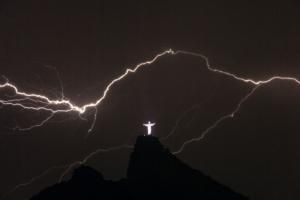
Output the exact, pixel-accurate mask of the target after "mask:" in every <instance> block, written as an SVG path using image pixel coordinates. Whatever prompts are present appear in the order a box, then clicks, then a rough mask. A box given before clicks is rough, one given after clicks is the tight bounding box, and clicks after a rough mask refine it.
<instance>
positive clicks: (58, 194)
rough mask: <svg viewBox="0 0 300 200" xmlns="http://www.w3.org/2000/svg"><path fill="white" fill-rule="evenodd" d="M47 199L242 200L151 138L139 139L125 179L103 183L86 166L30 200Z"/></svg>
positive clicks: (239, 196)
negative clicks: (68, 178)
mask: <svg viewBox="0 0 300 200" xmlns="http://www.w3.org/2000/svg"><path fill="white" fill-rule="evenodd" d="M48 199H80V200H81V199H91V200H94V199H112V200H114V199H201V200H221V199H226V200H227V199H228V200H246V199H248V198H247V197H245V196H243V195H241V194H238V193H236V192H234V191H233V190H231V189H230V188H228V187H226V186H224V185H222V184H220V183H217V182H216V181H214V180H213V179H212V178H210V177H208V176H206V175H204V174H203V173H202V172H200V171H198V170H195V169H192V168H191V167H189V166H188V165H186V164H185V163H183V162H182V161H180V160H179V159H177V158H176V157H175V156H174V155H173V154H171V153H170V152H169V150H168V149H166V148H164V146H163V145H162V144H161V143H160V142H159V140H158V138H156V137H153V136H139V137H138V138H137V140H136V144H135V148H134V150H133V152H132V154H131V156H130V161H129V166H128V169H127V177H126V178H124V179H121V180H119V181H110V180H105V179H104V178H103V176H102V175H101V174H100V173H99V172H97V171H96V170H94V169H93V168H91V167H88V166H85V165H83V166H80V167H79V168H77V169H75V170H74V172H73V175H72V178H71V179H70V180H69V181H65V182H62V183H58V184H55V185H53V186H51V187H49V188H47V189H45V190H43V191H41V192H40V193H39V194H37V195H35V196H34V197H32V200H48Z"/></svg>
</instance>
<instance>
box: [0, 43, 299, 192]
mask: <svg viewBox="0 0 300 200" xmlns="http://www.w3.org/2000/svg"><path fill="white" fill-rule="evenodd" d="M178 54H183V55H189V56H194V57H200V58H201V59H203V60H204V61H205V66H206V68H207V69H208V70H209V71H210V72H213V73H217V74H221V75H224V76H227V77H229V78H232V79H235V80H237V81H239V82H243V83H247V84H250V85H251V86H253V88H252V89H251V91H250V92H249V93H247V95H246V96H244V97H243V98H242V99H241V100H240V101H239V103H238V105H237V106H236V107H235V109H234V110H233V111H232V112H230V113H228V114H226V115H224V116H222V117H221V118H219V119H217V120H216V121H215V122H214V123H213V124H212V125H211V126H210V127H208V128H207V129H206V130H205V131H204V132H202V133H201V134H200V136H198V137H195V138H192V139H190V140H188V141H185V142H184V143H183V144H182V145H181V147H180V148H179V149H178V150H177V151H174V152H173V153H174V154H179V153H181V152H182V151H183V150H184V149H185V147H186V146H187V145H189V144H191V143H193V142H197V141H200V140H202V139H203V138H205V136H206V135H207V134H208V133H209V132H210V131H212V130H213V129H214V128H216V127H217V126H218V125H219V124H220V123H222V122H224V121H225V120H227V119H230V118H233V117H234V116H235V115H236V114H237V113H238V112H239V111H240V108H241V106H242V105H243V104H244V103H245V102H246V101H247V100H248V99H249V98H250V97H251V96H252V95H253V94H254V93H255V91H257V89H258V88H259V87H261V86H262V85H265V84H270V83H271V82H273V81H275V80H282V81H291V82H294V83H296V84H298V85H299V86H300V81H299V80H298V79H297V78H294V77H287V76H272V77H270V78H268V79H265V80H254V79H250V78H244V77H241V76H239V75H236V74H234V73H231V72H227V71H224V70H221V69H218V68H215V67H212V66H211V65H210V62H209V59H208V58H207V57H206V56H204V55H202V54H199V53H195V52H190V51H184V50H177V51H174V50H172V49H169V50H166V51H163V52H161V53H159V54H157V55H156V56H154V57H153V58H152V59H151V60H148V61H145V62H142V63H139V64H138V65H136V66H135V67H133V68H127V69H126V70H125V72H124V73H122V74H120V75H119V76H118V77H116V78H115V79H113V80H112V81H111V82H110V83H109V84H108V85H107V86H106V87H105V89H104V92H103V93H102V96H100V97H99V98H98V99H97V100H96V101H95V102H91V103H88V104H85V105H83V106H78V105H75V104H73V103H72V102H71V101H70V100H67V99H65V98H64V96H63V94H62V98H61V99H59V100H55V99H51V98H49V97H47V96H45V95H41V94H35V93H26V92H22V91H20V90H19V89H18V87H17V86H16V85H14V84H11V83H10V82H9V81H8V79H6V78H5V80H6V82H5V83H4V84H0V90H1V89H5V88H7V89H12V90H13V91H14V93H15V96H18V98H15V99H0V104H2V105H4V106H12V107H19V108H22V109H24V110H31V111H45V112H49V113H50V114H49V116H48V117H47V118H46V119H45V120H43V121H42V122H41V123H39V124H36V125H33V126H31V127H28V128H24V129H23V130H31V129H32V128H36V127H40V126H43V125H44V124H46V123H47V122H48V121H49V120H51V119H52V118H53V116H54V115H55V114H57V113H77V114H78V115H79V116H80V117H81V115H82V114H84V113H85V112H87V110H88V109H89V108H95V110H96V111H95V114H94V121H93V123H92V126H91V128H90V129H89V132H91V131H92V129H93V127H94V125H95V122H96V116H97V112H98V107H99V106H100V105H101V103H102V102H103V100H104V99H105V98H106V97H107V95H108V93H109V92H110V91H111V89H112V87H113V86H114V85H115V84H117V83H118V82H120V81H121V80H123V79H124V78H126V77H127V76H128V75H129V74H132V73H136V72H137V71H138V70H139V69H140V68H142V67H145V66H147V65H151V64H153V63H155V62H156V61H157V60H158V59H159V58H161V57H163V56H166V55H173V56H175V55H178ZM62 91H63V90H62ZM28 102H30V103H33V105H31V104H28ZM178 123H179V122H177V123H176V124H177V125H176V126H178ZM175 129H176V127H175ZM174 132H175V130H172V131H171V133H170V134H169V135H167V137H166V139H167V138H168V137H169V136H171V135H172V134H173V133H174ZM123 148H133V147H132V146H130V145H121V146H118V147H112V148H108V149H98V150H96V151H94V152H92V153H90V154H89V155H88V156H86V157H85V158H84V159H83V160H81V161H76V162H74V163H72V164H70V165H68V166H67V167H65V168H66V170H65V171H64V173H62V175H61V177H60V178H59V181H62V180H63V178H64V177H65V176H66V174H67V173H68V172H69V171H70V170H72V169H73V168H74V167H75V166H77V165H81V164H84V163H86V162H87V161H88V160H89V159H90V158H91V157H93V156H95V155H96V154H98V153H101V152H109V151H114V150H119V149H123ZM48 172H49V171H46V172H45V173H48ZM44 175H45V174H44V173H43V174H42V175H40V176H37V177H36V178H33V179H31V181H29V182H27V183H25V184H20V185H18V186H17V187H16V188H20V187H21V186H27V185H29V184H31V183H32V182H33V181H35V180H37V179H38V178H41V177H42V176H44Z"/></svg>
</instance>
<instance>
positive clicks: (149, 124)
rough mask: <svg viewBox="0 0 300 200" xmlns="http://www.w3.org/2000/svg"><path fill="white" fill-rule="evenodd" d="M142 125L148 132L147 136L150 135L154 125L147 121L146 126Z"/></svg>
mask: <svg viewBox="0 0 300 200" xmlns="http://www.w3.org/2000/svg"><path fill="white" fill-rule="evenodd" d="M143 125H144V126H146V127H147V131H148V132H147V133H148V135H151V132H152V126H154V125H155V123H151V122H150V121H148V123H147V124H143Z"/></svg>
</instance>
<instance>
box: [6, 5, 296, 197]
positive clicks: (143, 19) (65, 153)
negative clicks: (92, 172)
mask: <svg viewBox="0 0 300 200" xmlns="http://www.w3.org/2000/svg"><path fill="white" fill-rule="evenodd" d="M299 8H300V5H299V2H297V1H281V2H280V1H269V2H267V1H265V2H262V1H258V2H257V3H256V2H254V1H223V2H220V1H214V0H205V1H202V0H198V1H193V2H190V1H169V0H168V1H147V2H146V1H112V0H110V1H96V0H86V1H71V0H59V1H56V0H42V1H41V0H26V1H22V0H2V1H1V2H0V25H1V28H0V75H3V76H5V77H6V78H8V79H9V81H10V82H11V83H13V84H15V85H16V86H18V88H19V89H20V90H22V91H26V92H33V93H38V94H43V95H46V96H48V97H50V98H52V99H57V98H60V97H61V85H62V86H63V90H64V95H65V97H66V98H67V99H69V100H71V101H72V102H73V103H75V104H77V105H84V104H87V103H89V102H93V101H95V100H96V99H98V98H99V97H100V96H101V95H102V93H103V91H104V89H105V87H106V86H107V84H108V83H109V82H110V81H111V80H112V79H114V78H116V77H117V76H118V75H120V74H121V73H123V72H124V71H125V70H126V68H128V67H134V66H135V65H136V64H138V63H140V62H143V61H145V60H149V59H152V58H153V57H154V56H155V55H157V54H158V53H161V52H163V51H165V50H167V49H170V48H172V49H173V50H187V51H192V52H197V53H201V54H204V55H205V56H207V57H208V58H209V60H210V62H211V65H212V66H214V67H216V68H218V69H222V70H224V71H228V72H231V73H234V74H236V75H239V76H241V77H244V78H251V79H255V80H261V79H267V78H270V77H271V76H274V75H281V76H291V77H295V78H298V79H300V69H299V66H300V60H299V58H300V55H299V52H300V37H299V35H300V12H299V11H300V10H299ZM4 82H5V78H4V77H1V83H4ZM60 82H61V84H60ZM252 87H253V86H252V85H249V84H246V83H243V82H240V81H237V80H234V79H232V78H229V77H227V76H224V75H221V74H217V73H212V72H210V71H209V70H207V69H206V66H205V62H204V60H203V59H201V58H199V57H193V56H189V55H181V54H180V55H176V56H171V55H167V56H165V57H162V58H161V59H159V60H158V61H157V62H155V63H154V64H152V65H149V66H146V67H144V68H142V69H141V70H139V71H138V72H137V73H135V74H132V75H130V76H128V77H127V78H126V79H124V80H122V81H121V82H119V83H118V84H116V85H115V86H114V87H113V88H112V89H111V92H110V93H109V95H108V96H107V98H106V99H105V100H104V101H103V103H102V104H101V105H100V106H99V107H98V115H97V121H96V124H95V127H94V130H93V132H92V133H91V134H90V135H89V137H86V136H87V134H88V133H87V132H88V129H89V128H90V126H91V124H92V121H93V114H94V110H93V109H91V110H90V111H89V112H87V113H86V114H85V115H84V116H83V117H85V118H86V120H83V119H80V118H78V115H76V114H75V113H69V114H59V115H58V116H56V117H55V118H54V119H53V120H51V121H50V122H49V123H47V124H46V125H44V126H43V127H40V128H35V129H33V130H31V131H26V132H21V131H15V130H14V128H15V127H17V126H18V127H27V126H30V125H32V124H35V123H38V122H40V121H41V119H45V117H46V116H47V113H45V112H31V111H26V110H22V109H19V108H13V107H7V106H1V104H0V107H1V109H0V159H1V162H0V163H1V165H0V177H1V178H0V195H3V194H5V193H6V192H7V191H9V190H10V189H11V188H13V187H14V186H15V185H17V184H19V183H24V182H26V181H28V180H30V179H31V178H32V177H34V176H37V175H39V174H41V173H43V172H44V171H45V170H47V169H48V168H49V167H52V166H57V165H64V164H68V163H72V162H74V161H77V160H81V159H83V158H84V157H85V156H86V155H88V154H89V153H90V152H92V151H94V150H96V149H98V148H107V147H113V146H118V145H123V144H134V142H135V138H136V136H138V135H141V134H144V133H145V132H146V129H145V128H144V127H143V126H142V123H144V122H146V121H148V120H152V121H154V122H156V126H155V129H154V135H155V136H157V137H160V138H162V137H164V136H166V135H168V134H169V133H170V131H172V129H174V126H176V127H177V128H176V131H175V132H174V134H173V135H172V136H171V137H170V138H169V139H168V140H166V141H163V144H164V145H165V146H166V147H168V148H169V149H170V150H171V151H176V150H178V149H179V148H180V146H181V145H182V144H183V142H184V141H186V140H188V139H191V138H193V137H195V136H199V135H201V133H202V132H203V131H204V130H205V129H206V128H207V127H209V126H211V125H212V124H213V123H214V122H215V121H216V120H218V119H219V118H220V117H221V116H223V115H225V114H226V113H228V112H230V111H232V110H233V109H234V108H235V107H236V106H237V104H238V102H239V101H240V99H241V98H243V97H244V96H245V95H246V94H247V93H249V91H250V90H251V88H252ZM5 95H7V91H4V90H0V96H1V98H4V97H5ZM299 102H300V85H297V84H295V83H294V82H290V81H274V82H272V83H271V84H268V85H264V86H262V87H260V88H259V89H258V90H257V91H256V92H255V93H254V94H253V95H252V96H251V97H250V98H249V99H248V101H247V102H245V104H243V105H242V107H241V109H240V112H238V113H237V115H236V116H235V118H234V119H229V120H226V121H224V122H223V123H221V124H220V125H219V126H218V127H217V128H216V129H214V130H212V131H211V132H210V133H209V134H208V135H207V136H206V137H205V138H204V139H203V140H201V141H199V142H196V143H192V144H191V145H189V146H187V147H186V148H185V150H184V151H183V152H182V153H180V154H178V155H177V156H178V157H179V158H180V159H182V160H183V161H184V162H186V163H187V164H189V165H190V166H191V167H193V168H195V169H199V170H201V171H202V172H204V173H205V174H207V175H209V176H211V177H213V178H214V179H216V180H217V181H219V182H221V183H223V184H225V185H228V186H230V187H232V188H233V189H234V190H236V191H237V192H240V193H243V194H245V195H248V196H250V197H251V198H253V199H258V200H262V199H272V200H277V199H278V200H282V199H300V193H299V185H300V182H299V180H300V170H299V168H300V156H299V152H300V135H299V131H300V127H299V121H298V120H299V117H300V107H299ZM176 124H177V125H176ZM130 152H131V151H130V150H128V149H125V150H120V151H114V152H109V153H103V154H99V155H97V156H95V157H93V158H92V159H91V160H90V161H89V162H88V163H87V164H88V165H90V166H92V167H94V168H96V169H97V170H99V171H101V172H102V173H103V174H104V176H105V178H107V179H114V180H117V179H120V178H122V177H124V176H125V174H126V167H127V162H128V159H129V157H128V156H129V155H130ZM61 173H62V170H54V171H52V172H51V173H49V174H48V175H46V176H45V177H43V178H42V179H39V180H38V181H37V182H34V183H33V184H31V185H30V186H27V187H23V188H20V189H19V190H17V191H16V192H15V193H14V194H12V195H10V196H9V197H8V198H7V199H22V198H24V197H29V196H31V195H32V194H35V193H37V192H38V191H40V190H41V189H42V188H45V187H46V186H48V185H51V184H54V183H55V182H56V181H57V179H58V177H59V175H60V174H61Z"/></svg>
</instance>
